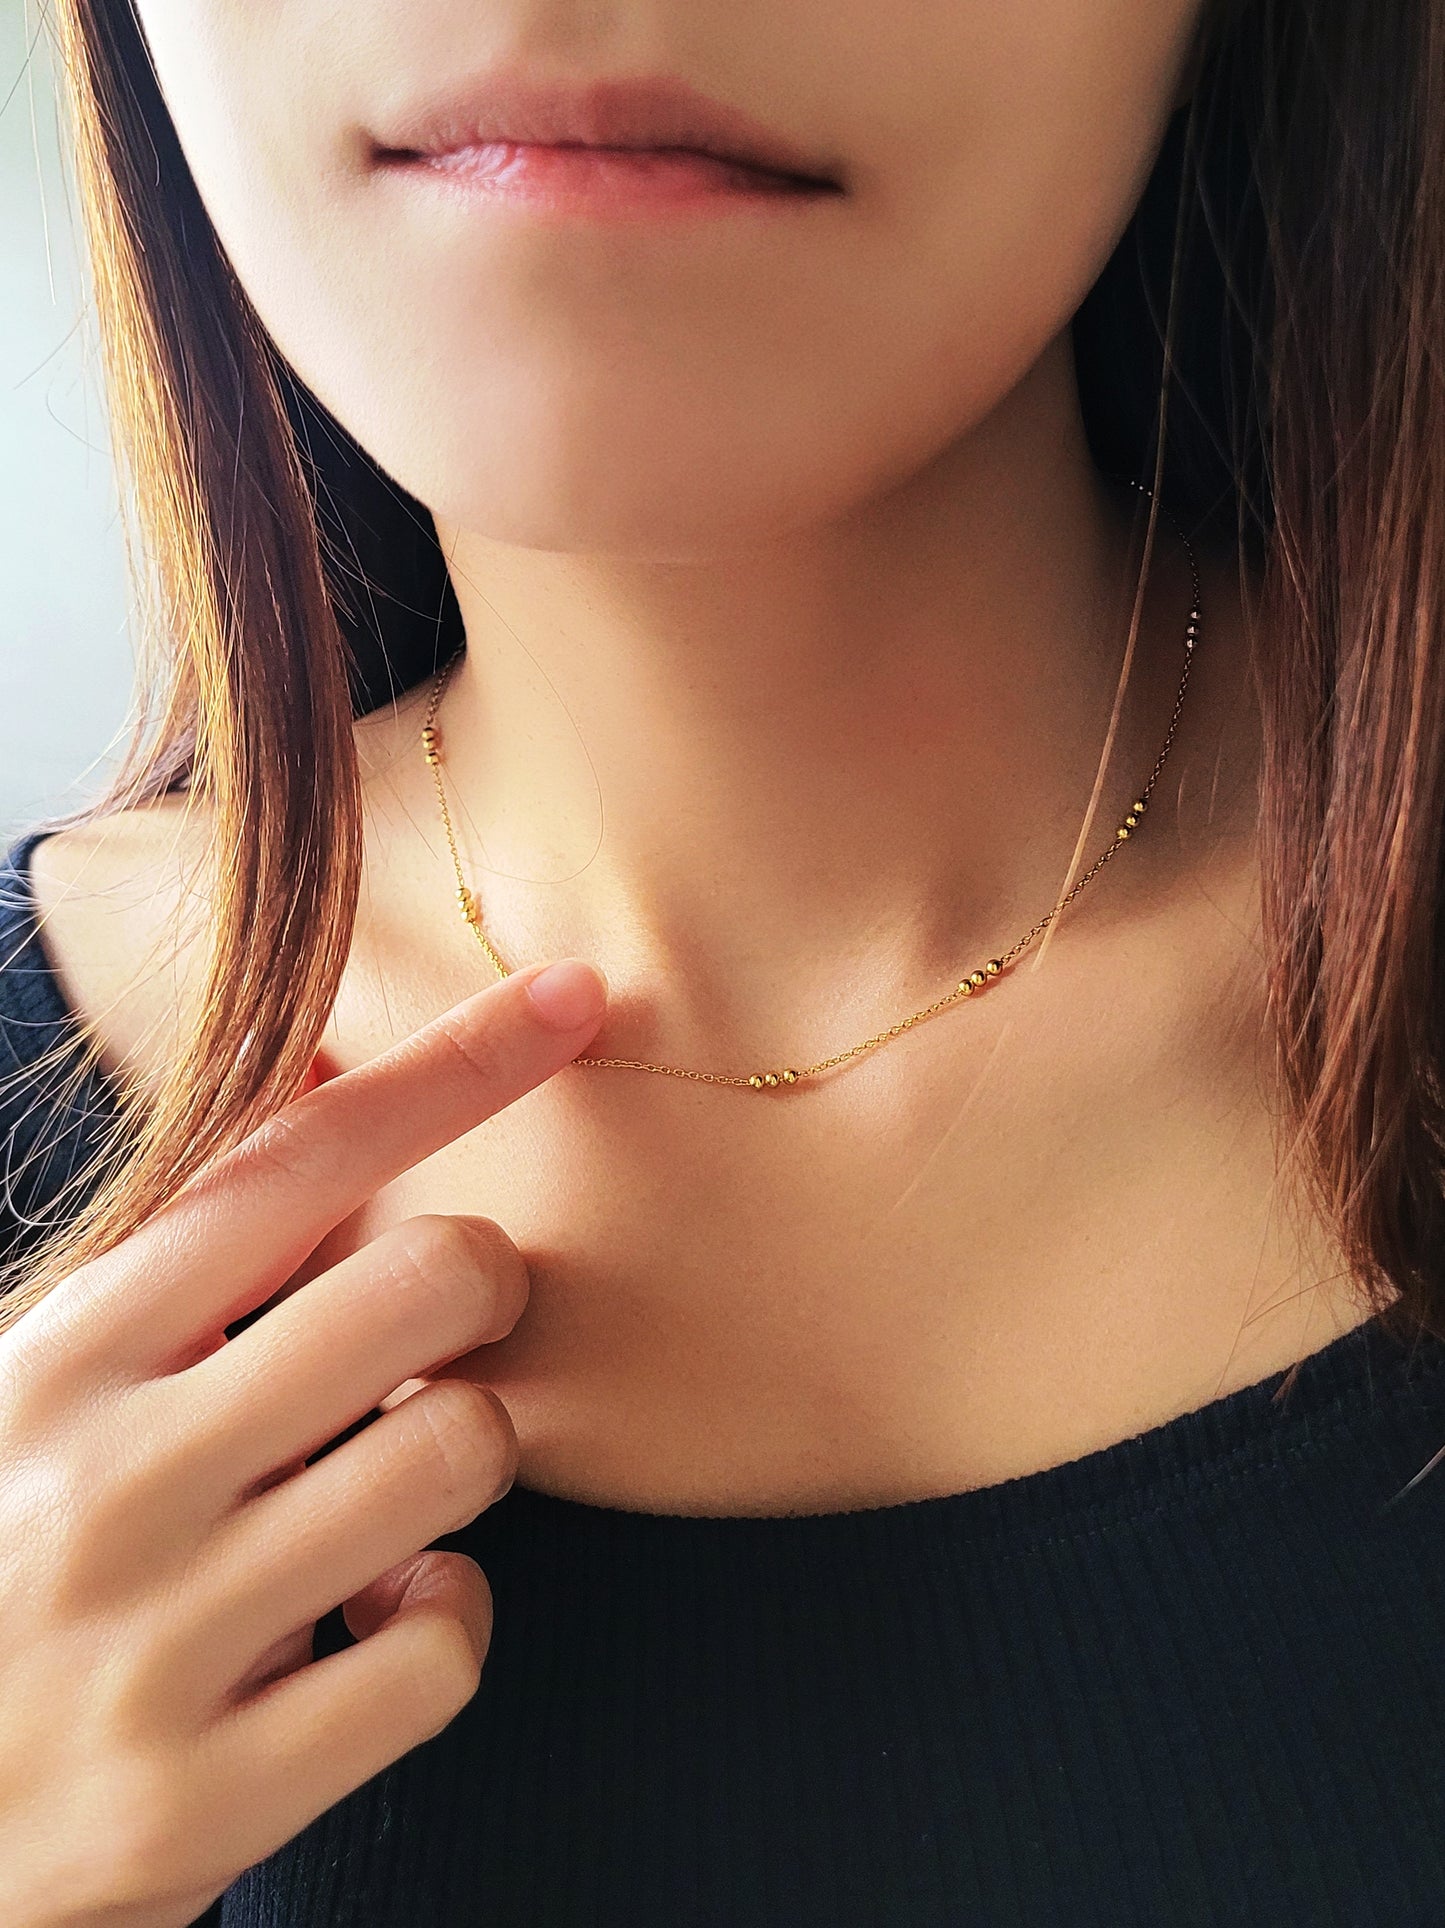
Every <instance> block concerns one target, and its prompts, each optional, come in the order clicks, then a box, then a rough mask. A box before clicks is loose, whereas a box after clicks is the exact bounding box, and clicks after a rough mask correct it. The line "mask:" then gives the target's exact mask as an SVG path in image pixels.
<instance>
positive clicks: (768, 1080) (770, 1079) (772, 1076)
mask: <svg viewBox="0 0 1445 1928" xmlns="http://www.w3.org/2000/svg"><path fill="white" fill-rule="evenodd" d="M777 1082H778V1074H777V1072H776V1071H765V1072H764V1073H763V1083H764V1084H765V1085H775V1084H776V1083H777Z"/></svg>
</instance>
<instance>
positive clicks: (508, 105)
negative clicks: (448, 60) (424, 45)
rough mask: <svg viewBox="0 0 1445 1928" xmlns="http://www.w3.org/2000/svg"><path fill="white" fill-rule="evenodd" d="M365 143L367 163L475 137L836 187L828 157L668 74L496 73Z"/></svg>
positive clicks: (442, 149) (419, 108) (408, 110)
mask: <svg viewBox="0 0 1445 1928" xmlns="http://www.w3.org/2000/svg"><path fill="white" fill-rule="evenodd" d="M370 139H371V145H372V150H373V152H372V158H373V159H374V160H377V161H396V160H411V159H424V158H435V157H436V156H439V155H443V154H449V153H454V152H456V151H457V150H458V149H459V148H463V147H472V146H476V145H478V144H480V143H481V142H483V141H518V142H537V143H548V144H551V143H567V144H579V145H584V146H589V147H687V148H693V149H696V150H697V151H698V152H699V153H703V154H712V155H716V156H717V157H718V158H719V159H721V160H729V161H739V162H742V163H743V164H744V165H745V166H749V167H759V168H765V169H767V171H768V172H769V173H773V174H789V175H794V176H797V177H798V178H800V179H802V180H805V181H812V182H815V183H817V185H819V186H820V187H831V188H841V187H842V185H843V181H842V170H841V168H840V167H839V165H838V164H837V163H836V162H835V161H832V160H829V159H826V158H822V157H820V156H818V155H816V154H809V153H806V152H804V151H803V150H802V149H801V148H800V147H797V146H795V145H794V144H793V143H792V142H791V141H789V140H787V139H786V138H785V137H784V136H782V135H780V134H777V133H775V132H774V131H773V130H772V129H771V128H769V127H765V126H764V125H763V124H762V123H761V122H759V121H755V120H754V119H753V118H752V117H751V115H748V114H745V113H743V112H742V110H741V109H740V108H736V107H729V106H726V105H724V104H723V103H722V102H721V101H716V100H712V99H710V98H709V97H708V96H707V95H706V94H702V93H699V92H698V90H697V89H696V88H695V87H693V86H691V85H690V84H689V83H688V82H687V81H684V80H678V79H674V78H673V77H672V76H670V75H656V76H642V77H638V78H626V77H618V78H596V79H591V80H584V81H566V80H542V79H535V78H531V77H529V76H528V75H526V74H523V73H522V72H520V71H518V70H517V69H515V68H513V69H501V68H498V69H494V70H493V71H492V72H491V73H489V74H485V75H482V76H480V77H478V78H476V79H473V80H471V81H468V82H466V83H464V84H461V85H459V86H455V87H453V88H451V89H450V90H448V91H447V92H445V93H441V94H433V95H431V96H430V97H429V98H428V99H427V100H425V101H418V102H417V103H416V104H415V105H414V106H411V107H403V108H401V109H400V110H398V112H397V113H396V115H395V117H394V118H393V119H392V120H391V121H390V122H389V123H388V124H387V125H386V127H385V128H382V129H377V130H373V131H372V133H371V136H370Z"/></svg>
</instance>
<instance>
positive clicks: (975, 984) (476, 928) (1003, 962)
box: [421, 477, 1202, 1091]
mask: <svg viewBox="0 0 1445 1928" xmlns="http://www.w3.org/2000/svg"><path fill="white" fill-rule="evenodd" d="M1129 480H1130V481H1131V483H1132V486H1133V487H1134V488H1136V489H1138V490H1139V491H1140V492H1141V493H1142V494H1144V495H1152V494H1153V491H1152V490H1151V489H1148V488H1146V487H1145V486H1144V484H1143V483H1142V482H1137V481H1134V480H1133V478H1132V477H1131V478H1129ZM1161 513H1162V514H1163V515H1165V516H1166V517H1167V518H1168V520H1169V521H1170V522H1171V523H1172V524H1173V526H1174V529H1175V532H1176V534H1177V535H1178V536H1179V538H1180V540H1181V541H1182V542H1183V544H1184V547H1185V550H1186V552H1187V554H1188V557H1189V567H1190V571H1191V574H1192V577H1193V601H1192V603H1191V605H1190V610H1189V620H1188V623H1187V625H1186V627H1185V631H1184V668H1183V671H1182V673H1181V675H1180V678H1179V693H1178V695H1177V696H1176V697H1175V699H1174V710H1173V714H1172V715H1171V716H1170V718H1169V728H1168V730H1167V732H1166V733H1165V737H1164V746H1163V748H1162V749H1161V750H1160V752H1159V755H1158V756H1157V757H1156V759H1155V761H1154V768H1153V769H1152V770H1151V771H1150V773H1149V779H1148V781H1147V782H1146V783H1145V784H1144V786H1143V788H1142V789H1141V790H1140V792H1139V794H1138V796H1137V797H1136V798H1135V800H1134V802H1133V804H1132V805H1131V806H1130V809H1129V812H1128V815H1127V816H1126V817H1125V818H1124V821H1123V822H1122V823H1121V824H1120V825H1119V826H1118V828H1117V829H1116V830H1115V832H1114V839H1113V842H1112V843H1110V844H1109V845H1108V847H1107V848H1106V849H1105V850H1104V851H1103V852H1102V853H1101V854H1100V855H1099V856H1098V857H1097V858H1095V860H1094V862H1093V863H1092V864H1091V865H1090V866H1089V868H1088V869H1087V870H1086V871H1085V872H1084V874H1083V876H1082V877H1080V879H1079V880H1078V882H1077V883H1076V884H1075V885H1074V887H1073V889H1072V890H1071V891H1070V892H1069V893H1068V895H1067V896H1066V897H1061V898H1060V899H1059V901H1058V903H1057V904H1055V905H1054V907H1053V909H1052V910H1051V911H1049V912H1048V914H1047V915H1046V916H1044V917H1041V918H1040V919H1039V921H1038V923H1036V924H1035V925H1034V926H1033V928H1032V930H1029V931H1026V932H1025V933H1024V935H1023V936H1022V937H1021V938H1020V939H1019V940H1018V942H1017V943H1016V944H1014V945H1013V946H1012V947H1011V948H1010V949H1009V950H1006V951H1004V952H1003V953H1002V954H1001V955H1000V956H998V957H991V958H989V959H988V961H987V963H985V964H982V965H980V966H979V967H978V968H977V969H976V970H973V971H970V972H969V973H968V975H967V976H966V977H962V978H960V979H959V981H958V983H957V984H956V985H955V986H954V988H953V989H952V990H951V991H950V992H949V993H948V995H947V996H946V997H941V998H939V999H937V1001H936V1002H935V1003H933V1004H928V1005H925V1006H924V1008H923V1009H922V1010H921V1011H915V1012H914V1013H913V1015H912V1016H911V1017H906V1018H900V1019H899V1021H898V1023H897V1024H891V1025H890V1026H889V1027H888V1029H887V1030H886V1031H879V1032H877V1033H876V1034H875V1035H874V1036H873V1037H871V1038H864V1039H863V1041H862V1043H861V1044H854V1045H850V1046H849V1048H848V1049H847V1050H846V1051H838V1052H835V1053H834V1055H833V1056H832V1057H831V1058H820V1059H819V1060H818V1062H817V1063H816V1064H807V1065H803V1066H802V1067H801V1068H794V1067H793V1066H792V1065H788V1066H786V1067H784V1069H782V1070H780V1071H754V1072H753V1073H752V1074H751V1075H750V1076H748V1077H730V1076H728V1075H727V1074H725V1073H723V1072H720V1071H692V1070H688V1069H687V1068H685V1067H684V1066H682V1065H673V1064H649V1063H646V1062H645V1061H643V1060H641V1059H638V1058H573V1059H571V1060H570V1062H571V1063H572V1064H586V1065H596V1066H599V1067H602V1068H605V1069H611V1070H618V1071H656V1072H660V1073H661V1074H662V1075H663V1076H665V1077H669V1078H692V1079H695V1080H697V1081H698V1082H699V1083H701V1084H717V1085H741V1086H744V1087H751V1088H752V1089H753V1090H754V1091H767V1090H772V1089H775V1088H779V1087H782V1086H784V1085H796V1084H799V1083H801V1082H802V1080H803V1079H804V1078H813V1077H816V1076H817V1075H818V1074H819V1073H820V1072H823V1071H831V1070H832V1068H833V1066H834V1065H839V1064H844V1063H846V1062H847V1061H848V1059H850V1058H856V1057H860V1056H861V1055H862V1054H863V1052H865V1051H871V1050H873V1049H874V1048H875V1047H876V1046H878V1045H880V1044H886V1043H888V1041H889V1040H890V1039H892V1038H896V1037H899V1036H900V1035H901V1034H902V1033H903V1032H904V1031H907V1030H909V1029H910V1028H911V1027H912V1026H913V1025H915V1024H921V1023H922V1021H923V1020H924V1019H925V1018H930V1017H932V1016H933V1015H934V1013H935V1012H936V1011H943V1010H946V1009H947V1008H948V1006H949V1005H950V1004H956V1003H958V1002H960V1001H961V1000H962V999H964V998H969V997H973V996H974V995H975V993H976V992H978V991H980V990H982V989H983V988H984V986H985V985H988V984H991V983H992V982H993V980H994V979H995V978H997V977H999V976H1001V975H1002V973H1003V972H1004V971H1006V970H1007V969H1008V967H1009V965H1010V964H1012V963H1013V962H1014V960H1015V959H1016V958H1018V957H1019V956H1021V955H1022V953H1023V952H1024V951H1026V950H1027V949H1028V947H1029V945H1030V944H1032V943H1033V941H1034V939H1035V938H1036V937H1038V936H1039V935H1040V934H1041V933H1042V932H1043V931H1045V930H1047V929H1048V927H1049V925H1050V924H1051V923H1052V922H1053V921H1054V919H1055V918H1056V917H1057V916H1058V914H1059V912H1060V911H1061V910H1063V909H1064V907H1065V905H1067V904H1069V903H1071V902H1072V900H1073V899H1074V898H1075V897H1077V896H1078V894H1079V892H1080V891H1081V890H1082V889H1083V888H1084V886H1085V884H1087V883H1088V882H1089V881H1090V880H1091V879H1092V878H1093V877H1095V876H1097V874H1098V873H1099V871H1101V870H1102V869H1103V867H1104V865H1105V864H1106V863H1108V861H1109V859H1110V858H1111V857H1112V856H1113V854H1114V852H1115V851H1116V850H1117V849H1118V848H1119V847H1120V845H1121V844H1124V843H1126V842H1127V841H1128V839H1129V837H1130V836H1131V835H1132V833H1133V832H1134V831H1135V830H1137V829H1138V828H1139V822H1140V819H1141V818H1142V817H1143V815H1144V812H1145V810H1146V809H1147V808H1148V805H1149V796H1150V792H1151V791H1152V790H1153V788H1154V785H1155V783H1156V782H1157V781H1158V777H1159V772H1160V771H1161V770H1162V769H1163V767H1164V759H1165V758H1166V757H1167V756H1168V754H1169V746H1170V744H1171V743H1172V742H1173V741H1174V732H1175V729H1176V728H1177V727H1178V723H1179V713H1180V711H1181V710H1182V708H1183V706H1184V692H1185V689H1186V688H1187V687H1188V683H1189V665H1190V662H1191V660H1192V659H1193V655H1194V645H1195V642H1196V640H1197V638H1198V636H1199V634H1200V631H1201V628H1202V616H1201V612H1200V583H1199V564H1198V560H1197V558H1196V557H1195V554H1194V546H1193V544H1192V543H1191V542H1190V540H1189V538H1188V536H1187V535H1186V534H1185V533H1184V530H1183V529H1182V528H1181V527H1180V525H1179V523H1178V521H1177V520H1176V519H1175V517H1174V516H1173V515H1171V514H1170V512H1169V511H1168V510H1167V509H1163V508H1162V507H1161ZM463 653H464V646H463V648H462V649H458V650H457V651H456V653H455V654H454V655H453V656H451V657H450V658H449V659H448V661H447V662H446V663H444V664H443V665H442V667H441V668H440V669H439V670H438V671H437V673H436V675H435V677H434V678H433V680H432V691H431V700H430V702H429V703H428V704H427V710H426V716H425V719H424V721H423V726H422V732H421V741H422V750H423V753H424V755H425V757H426V760H427V763H428V765H429V766H430V768H431V773H432V780H433V782H434V783H435V784H436V793H437V803H438V806H439V807H440V810H441V820H442V828H443V829H444V830H445V832H446V839H447V848H448V849H449V850H450V852H451V856H452V868H453V869H454V870H455V872H456V878H457V895H456V901H457V908H458V910H459V911H460V912H461V915H462V916H463V918H465V920H466V922H467V925H468V927H469V928H470V930H471V931H472V934H473V935H474V936H475V938H476V940H477V942H478V943H479V944H480V945H481V947H482V949H483V950H484V951H485V952H486V954H487V957H488V958H489V959H490V961H491V963H492V965H493V966H494V967H495V969H496V971H497V973H498V975H499V976H500V977H510V976H511V969H510V967H509V966H508V965H507V964H505V963H504V962H503V961H502V959H501V958H500V957H499V956H498V954H497V951H496V948H495V946H494V945H493V944H492V941H491V939H490V938H489V937H488V936H487V934H486V932H485V931H484V930H483V929H482V920H481V914H480V912H479V911H478V909H477V900H476V897H475V895H474V894H473V892H472V891H471V890H469V889H468V888H467V880H466V877H465V875H464V873H463V871H462V860H461V854H460V852H459V851H458V849H457V839H456V832H455V831H454V829H453V828H452V817H451V811H450V810H449V809H448V808H447V794H446V786H445V785H444V784H443V782H442V757H441V733H440V731H439V730H438V728H437V726H436V713H437V706H438V705H439V704H440V702H441V700H442V696H443V695H444V693H445V691H446V687H447V684H448V682H449V681H450V679H451V675H452V672H453V670H454V669H455V668H456V666H457V664H458V663H459V662H460V661H461V659H462V655H463Z"/></svg>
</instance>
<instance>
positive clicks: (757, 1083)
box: [748, 1071, 763, 1091]
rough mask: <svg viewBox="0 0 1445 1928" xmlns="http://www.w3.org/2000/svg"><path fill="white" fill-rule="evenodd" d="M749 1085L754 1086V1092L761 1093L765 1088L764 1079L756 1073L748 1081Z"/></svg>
mask: <svg viewBox="0 0 1445 1928" xmlns="http://www.w3.org/2000/svg"><path fill="white" fill-rule="evenodd" d="M748 1083H749V1084H750V1085H751V1086H752V1088H753V1090H754V1091H761V1090H762V1088H763V1081H762V1078H761V1077H760V1076H759V1075H758V1073H757V1072H756V1071H755V1072H754V1073H753V1075H752V1077H751V1078H749V1079H748Z"/></svg>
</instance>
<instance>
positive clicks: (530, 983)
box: [527, 957, 607, 1031]
mask: <svg viewBox="0 0 1445 1928" xmlns="http://www.w3.org/2000/svg"><path fill="white" fill-rule="evenodd" d="M527 995H528V997H530V998H531V1000H532V1002H533V1004H535V1005H536V1007H537V1014H538V1016H539V1017H540V1018H541V1020H542V1022H543V1024H545V1025H548V1026H549V1027H550V1028H551V1029H552V1030H554V1031H575V1030H577V1029H578V1028H579V1026H581V1025H584V1024H590V1023H591V1022H592V1020H593V1019H594V1018H596V1017H600V1016H601V1014H602V1012H603V1011H604V1010H605V1009H606V1008H607V981H606V979H605V978H604V977H603V975H602V973H601V972H600V971H599V970H597V969H596V967H595V966H593V965H591V964H586V963H584V962H583V961H582V959H581V958H580V957H568V958H564V959H563V961H562V962H561V963H560V964H549V965H548V966H547V968H546V969H545V970H543V971H538V973H537V975H536V976H535V977H532V978H528V980H527Z"/></svg>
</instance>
